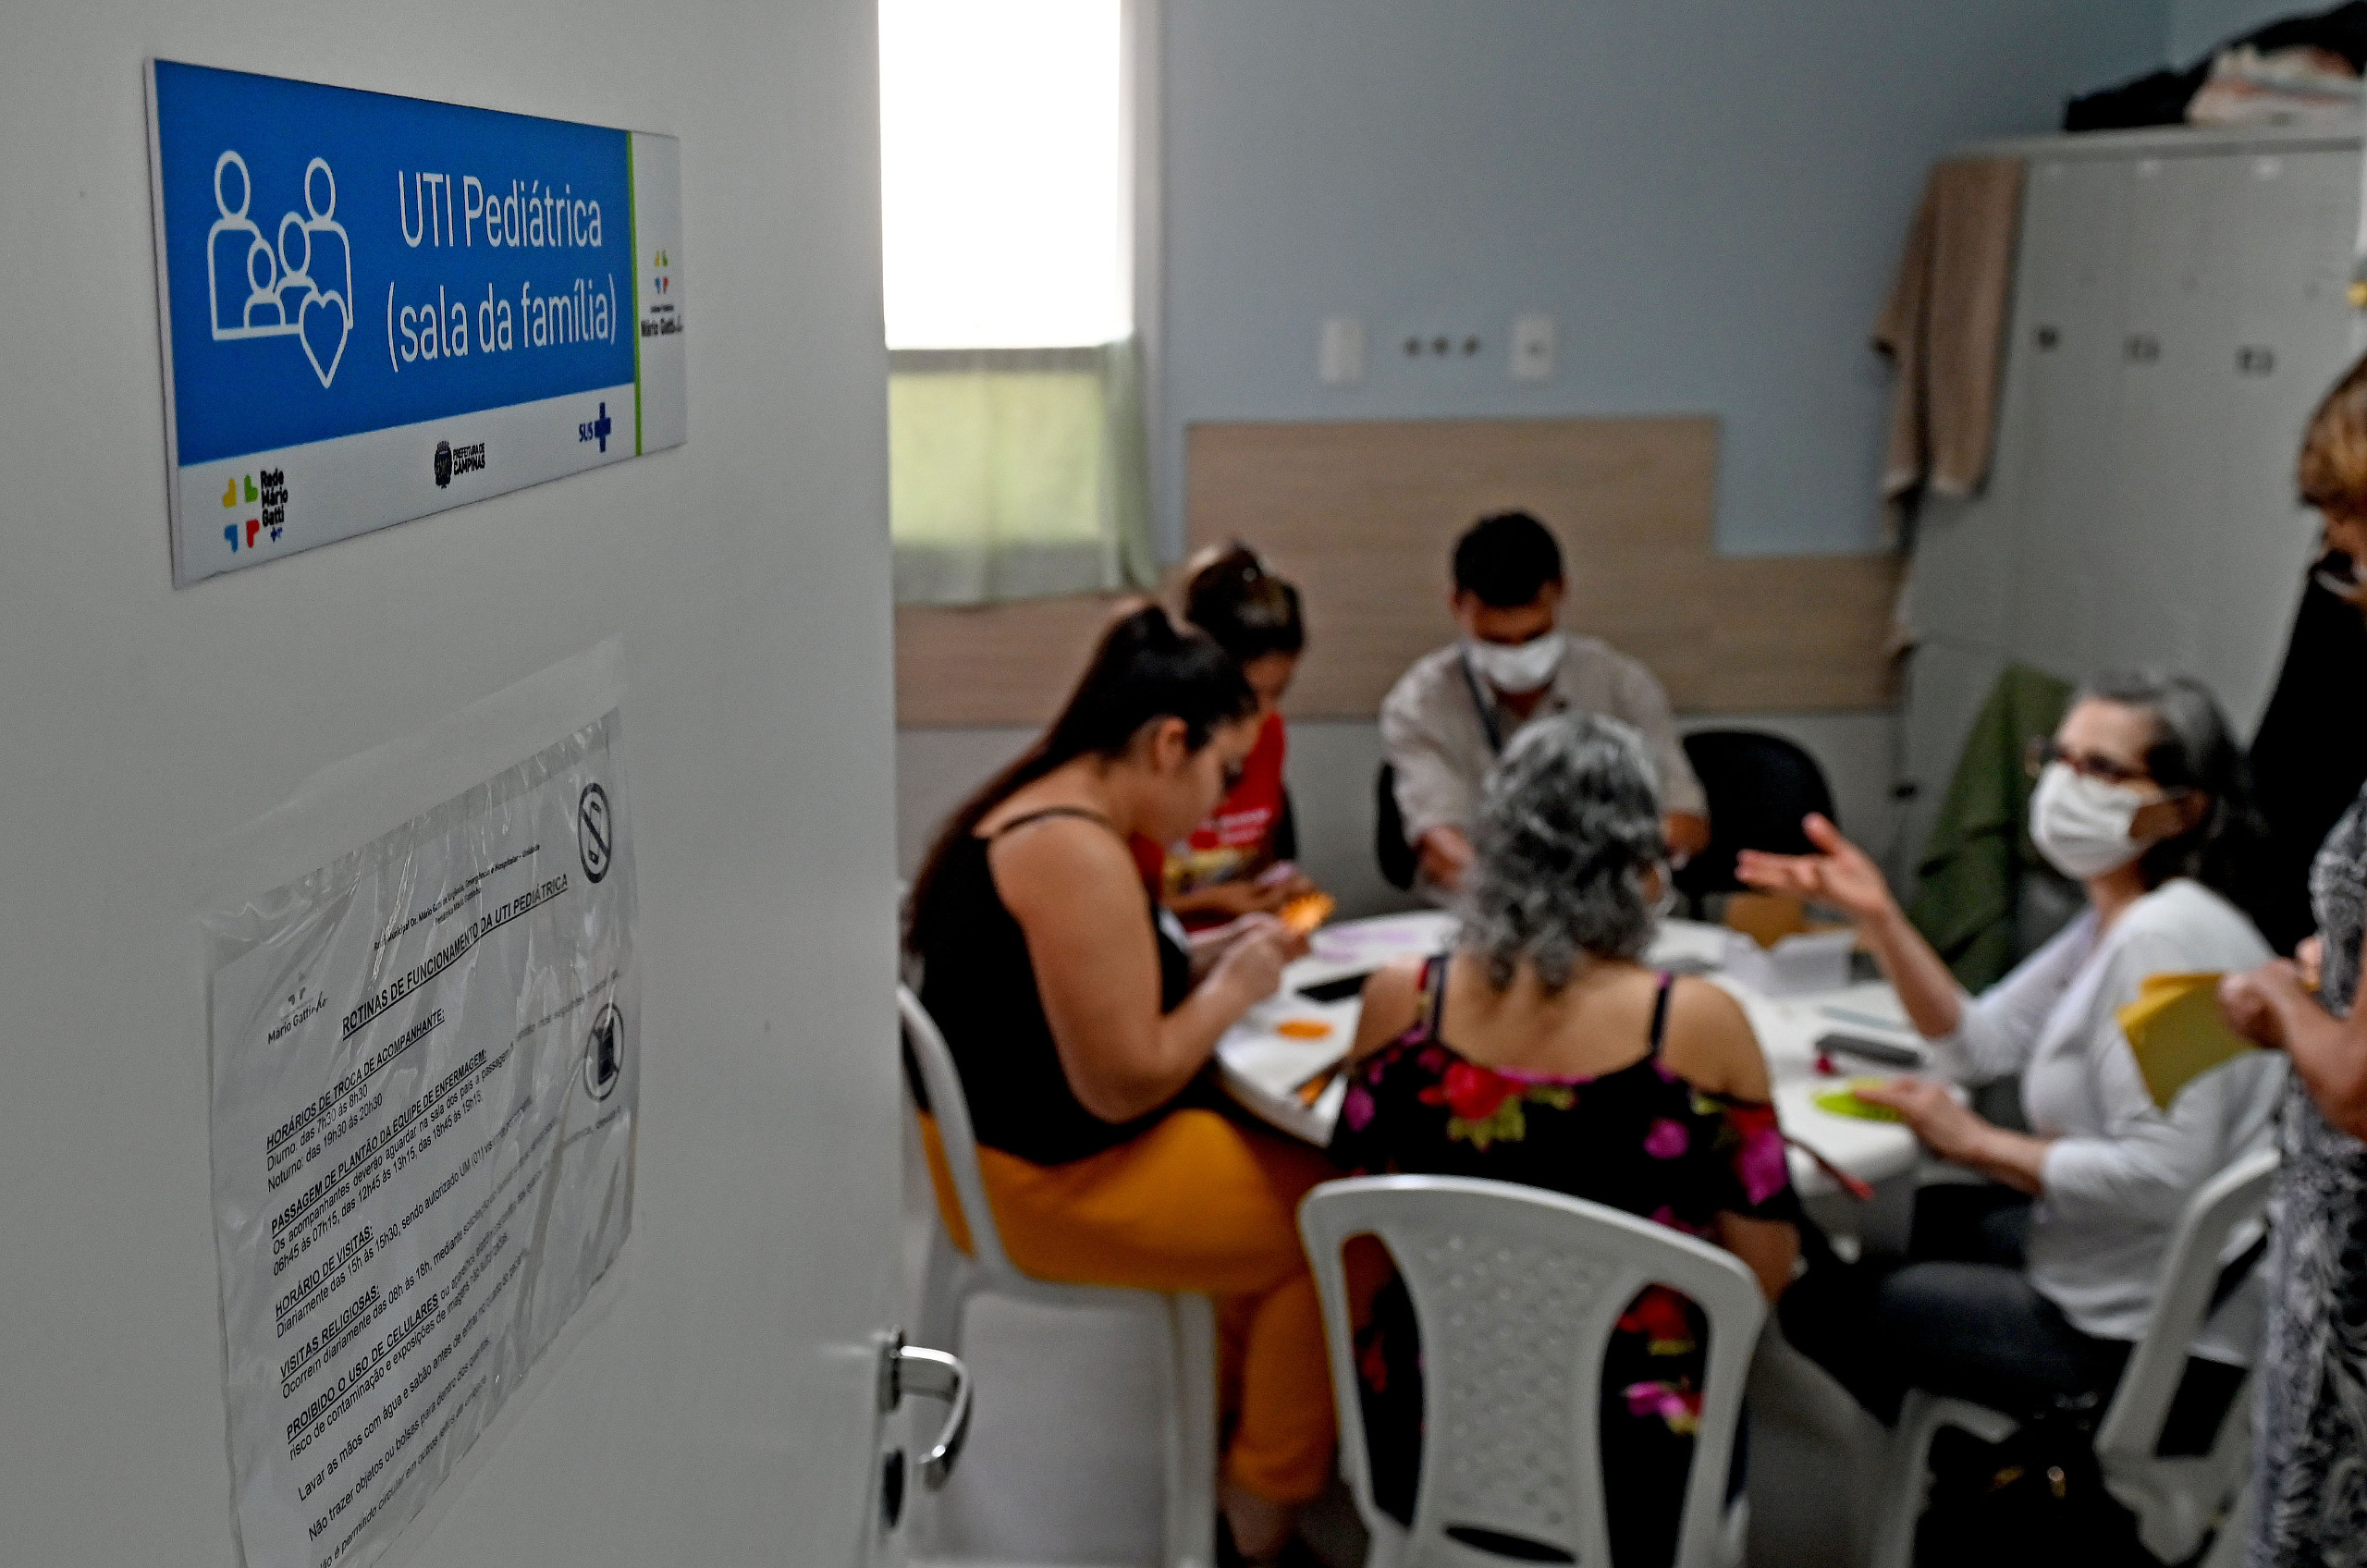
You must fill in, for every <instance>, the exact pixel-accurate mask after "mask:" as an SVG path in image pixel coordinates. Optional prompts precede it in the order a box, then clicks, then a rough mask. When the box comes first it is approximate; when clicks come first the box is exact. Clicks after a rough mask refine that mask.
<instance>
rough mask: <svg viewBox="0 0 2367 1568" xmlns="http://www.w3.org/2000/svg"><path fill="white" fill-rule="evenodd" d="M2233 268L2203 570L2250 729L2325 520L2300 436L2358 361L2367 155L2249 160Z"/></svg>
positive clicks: (2207, 649)
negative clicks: (2305, 485)
mask: <svg viewBox="0 0 2367 1568" xmlns="http://www.w3.org/2000/svg"><path fill="white" fill-rule="evenodd" d="M2243 163H2244V166H2245V169H2246V175H2247V178H2245V180H2244V182H2243V186H2242V191H2241V195H2240V197H2239V205H2238V219H2237V223H2236V246H2235V251H2234V261H2235V267H2236V278H2235V300H2236V309H2235V321H2236V344H2235V349H2234V352H2233V353H2232V354H2231V355H2230V356H2229V357H2228V358H2227V359H2226V360H2224V361H2221V363H2219V364H2218V365H2217V366H2216V367H2214V369H2215V373H2216V377H2217V386H2215V387H2214V404H2215V407H2216V410H2217V413H2218V416H2219V419H2220V421H2221V422H2222V428H2223V429H2224V432H2225V434H2224V435H2223V436H2222V440H2223V442H2224V444H2225V449H2226V454H2227V462H2226V469H2225V475H2224V479H2223V482H2222V485H2221V488H2220V491H2219V494H2218V496H2217V500H2218V511H2217V514H2216V515H2215V516H2214V518H2213V520H2212V526H2211V527H2210V528H2209V529H2208V530H2207V531H2205V532H2204V533H2202V534H2201V536H2200V537H2198V538H2197V539H2196V541H2195V548H2196V550H2197V553H2198V555H2199V557H2200V558H2201V560H2202V561H2203V562H2204V563H2205V570H2202V571H2201V572H2198V573H2196V579H2197V581H2198V582H2206V583H2208V584H2209V585H2210V586H2209V588H2208V589H2207V590H2206V592H2207V593H2208V594H2209V596H2210V599H2211V601H2212V603H2213V605H2214V606H2215V610H2216V613H2214V614H2213V615H2211V616H2209V617H2208V618H2207V619H2205V620H2204V622H2203V627H2204V637H2203V653H2202V661H2201V664H2202V670H2203V673H2205V674H2206V675H2207V676H2209V678H2210V679H2211V680H2212V681H2213V683H2214V685H2215V686H2216V687H2217V688H2218V689H2219V692H2220V695H2221V697H2222V698H2223V700H2225V701H2226V704H2227V709H2228V714H2229V717H2231V719H2232V720H2233V721H2234V722H2235V724H2236V725H2237V727H2238V729H2239V730H2241V731H2242V732H2244V733H2246V734H2249V733H2250V731H2251V729H2252V727H2253V726H2254V725H2255V724H2257V723H2258V722H2259V720H2260V716H2261V714H2262V712H2263V709H2264V708H2265V707H2266V706H2267V703H2268V697H2269V692H2270V690H2271V688H2272V686H2273V685H2274V683H2275V680H2276V672H2277V669H2278V667H2279V666H2280V664H2281V663H2282V662H2283V659H2284V655H2285V643H2286V638H2287V633H2288V632H2289V631H2290V630H2291V627H2292V619H2293V610H2294V606H2295V605H2296V604H2297V603H2298V602H2299V600H2300V583H2301V573H2302V571H2303V569H2304V567H2305V565H2306V563H2307V562H2308V561H2309V559H2310V557H2311V556H2312V553H2313V550H2314V547H2315V544H2316V539H2317V519H2316V517H2315V515H2314V514H2313V513H2312V512H2311V511H2309V510H2308V508H2304V507H2302V506H2301V505H2300V486H2299V484H2298V483H2297V482H2296V479H2295V475H2294V463H2295V459H2296V457H2297V455H2298V453H2299V452H2300V445H2301V434H2302V431H2303V430H2304V429H2305V428H2306V427H2307V425H2308V423H2309V418H2310V415H2311V413H2312V411H2313V410H2315V409H2316V407H2317V404H2318V400H2319V399H2320V398H2323V397H2324V395H2325V393H2326V391H2327V389H2328V388H2330V387H2331V386H2333V385H2334V383H2335V381H2336V378H2338V377H2339V376H2340V375H2341V374H2342V373H2343V371H2344V370H2346V369H2347V368H2349V363H2350V359H2351V353H2352V349H2351V319H2352V312H2351V310H2350V306H2349V301H2348V300H2346V299H2345V297H2344V286H2345V284H2346V283H2347V282H2348V281H2349V266H2350V259H2351V243H2352V237H2353V236H2354V235H2355V234H2356V233H2357V232H2358V219H2359V154H2358V153H2355V152H2348V151H2345V152H2333V151H2311V152H2300V153H2278V154H2261V155H2254V156H2250V157H2247V158H2245V159H2244V160H2243Z"/></svg>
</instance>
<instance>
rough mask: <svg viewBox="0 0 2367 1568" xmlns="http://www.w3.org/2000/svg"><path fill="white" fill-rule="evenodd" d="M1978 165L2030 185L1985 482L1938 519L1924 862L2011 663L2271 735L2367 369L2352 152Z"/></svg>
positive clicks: (2098, 156) (2043, 155) (2072, 158)
mask: <svg viewBox="0 0 2367 1568" xmlns="http://www.w3.org/2000/svg"><path fill="white" fill-rule="evenodd" d="M1981 151H1983V152H1986V153H2001V154H2006V155H2013V156H2019V157H2023V158H2026V159H2027V160H2028V161H2029V165H2030V176H2029V180H2028V184H2027V186H2026V191H2025V195H2024V198H2023V212H2022V229H2021V237H2020V242H2019V255H2018V258H2017V272H2016V278H2015V299H2014V310H2013V315H2012V325H2011V327H2010V329H2009V330H2010V334H2011V337H2010V339H2009V343H2008V346H2007V349H2006V366H2005V386H2004V390H2003V393H2002V398H2001V402H2000V405H1999V410H1998V422H1999V423H1998V440H1997V447H1996V453H1995V457H1994V459H1993V463H1992V467H1991V472H1990V477H1989V482H1988V484H1987V485H1986V486H1985V488H1984V489H1983V491H1982V492H1981V495H1980V496H1976V497H1974V498H1973V499H1972V500H1970V501H1968V502H1965V503H1961V504H1953V505H1952V504H1947V503H1937V502H1935V503H1932V504H1931V505H1929V506H1927V507H1926V508H1925V509H1924V512H1923V516H1922V519H1921V521H1920V524H1919V540H1918V549H1917V557H1916V566H1915V587H1914V615H1915V619H1916V623H1917V626H1918V629H1919V631H1920V633H1921V636H1922V641H1921V643H1920V644H1919V647H1918V649H1917V651H1916V652H1915V654H1914V655H1912V656H1913V660H1914V668H1913V669H1912V671H1911V672H1910V680H1909V682H1908V689H1907V714H1906V729H1907V740H1906V754H1905V763H1906V766H1907V769H1908V777H1909V778H1911V779H1912V780H1913V781H1914V782H1915V783H1917V784H1919V786H1920V796H1919V801H1918V802H1917V805H1916V808H1915V812H1914V821H1913V824H1912V827H1911V830H1910V832H1909V834H1908V836H1907V842H1909V843H1915V844H1919V843H1920V842H1921V840H1922V838H1923V832H1924V829H1925V827H1926V826H1927V825H1928V823H1929V821H1930V818H1931V815H1932V813H1933V812H1934V811H1935V810H1936V809H1937V805H1938V802H1939V798H1940V797H1941V796H1942V795H1943V794H1944V792H1945V790H1946V788H1947V783H1948V780H1949V778H1950V777H1951V776H1952V774H1953V772H1954V769H1955V766H1956V756H1957V753H1958V752H1959V750H1960V749H1961V747H1962V744H1963V739H1964V735H1965V732H1966V729H1968V726H1969V725H1970V723H1971V720H1972V717H1973V716H1974V714H1975V713H1976V712H1977V711H1978V710H1979V707H1980V704H1981V701H1982V700H1983V698H1984V697H1985V696H1986V695H1987V680H1988V679H1990V678H1992V677H1993V673H1994V671H1995V670H1997V669H1998V668H2003V666H2004V665H2005V663H2006V662H2008V661H2015V660H2018V661H2020V662H2022V663H2025V664H2030V665H2035V666H2037V667H2039V668H2043V669H2048V670H2052V671H2054V673H2056V674H2059V675H2062V676H2065V677H2067V678H2070V679H2074V680H2076V679H2078V678H2079V677H2080V676H2082V675H2086V674H2090V673H2092V672H2094V671H2096V670H2099V669H2103V668H2110V667H2125V666H2129V665H2152V666H2157V667H2164V668H2171V669H2177V670H2183V671H2187V672H2189V673H2192V674H2195V675H2197V676H2200V677H2201V678H2202V679H2203V680H2206V681H2208V682H2209V683H2210V685H2211V687H2212V689H2213V690H2214V692H2217V693H2218V695H2219V698H2220V700H2221V702H2222V703H2224V704H2226V708H2227V711H2228V715H2229V717H2230V718H2231V719H2232V720H2233V722H2234V723H2235V725H2236V726H2237V728H2238V730H2240V731H2241V732H2243V733H2245V734H2249V733H2250V730H2251V729H2252V727H2253V725H2254V724H2256V723H2257V722H2258V720H2259V718H2260V715H2261V712H2262V710H2263V707H2264V706H2265V705H2266V703H2267V698H2268V694H2269V691H2270V688H2271V686H2272V685H2273V683H2274V682H2275V678H2276V670H2277V665H2278V661H2279V659H2280V658H2281V656H2282V655H2283V652H2284V645H2285V636H2286V631H2287V626H2288V625H2289V623H2290V620H2291V617H2292V611H2293V606H2294V603H2295V600H2296V599H2297V597H2298V595H2299V593H2300V580H2301V572H2302V570H2303V569H2304V567H2305V566H2306V565H2307V564H2308V561H2309V557H2310V553H2311V550H2312V544H2313V541H2314V538H2315V526H2314V521H2313V519H2312V516H2311V514H2309V513H2308V512H2307V511H2306V510H2304V509H2303V508H2300V505H2299V503H2298V500H2297V497H2296V496H2295V486H2294V479H2293V464H2294V454H2295V451H2296V449H2297V448H2298V447H2299V445H2300V437H2301V432H2302V428H2303V426H2304V424H2305V423H2307V421H2308V418H2309V415H2310V412H2311V410H2312V409H2313V408H2314V407H2315V406H2316V404H2317V401H2318V399H2319V398H2321V397H2322V396H2323V395H2324V392H2325V390H2326V388H2327V387H2328V386H2330V385H2331V384H2332V383H2333V381H2334V380H2335V378H2336V376H2338V375H2339V374H2341V373H2342V371H2343V369H2344V367H2345V366H2346V365H2348V364H2349V362H2350V360H2351V359H2352V357H2353V356H2354V354H2355V353H2356V352H2357V338H2356V327H2355V326H2354V322H2353V312H2351V310H2350V308H2349V305H2348V303H2347V302H2346V300H2345V298H2344V285H2345V283H2346V280H2347V279H2348V277H2349V269H2350V263H2351V250H2352V243H2353V236H2354V234H2355V233H2356V231H2357V226H2358V214H2359V200H2360V153H2359V140H2358V138H2357V137H2356V136H2350V137H2347V138H2346V137H2339V136H2329V135H2327V134H2325V133H2324V132H2323V131H2321V132H2314V133H2307V134H2304V133H2292V132H2285V133H2278V132H2231V133H2214V132H2204V131H2176V132H2148V133H2138V134H2134V135H2124V136H2113V135H2106V136H2092V137H2077V138H2071V137H2066V138H2048V139H2043V140H2039V141H2023V142H2014V143H2007V144H2003V145H2000V146H1995V147H1991V148H1984V149H1981ZM1900 869H1902V870H1906V869H1911V868H1907V867H1902V868H1900Z"/></svg>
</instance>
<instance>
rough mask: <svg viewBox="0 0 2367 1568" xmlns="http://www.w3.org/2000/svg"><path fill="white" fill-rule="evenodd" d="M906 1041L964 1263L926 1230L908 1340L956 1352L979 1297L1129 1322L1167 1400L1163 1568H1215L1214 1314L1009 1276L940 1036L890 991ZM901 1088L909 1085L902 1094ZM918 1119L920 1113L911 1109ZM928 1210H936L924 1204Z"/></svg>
mask: <svg viewBox="0 0 2367 1568" xmlns="http://www.w3.org/2000/svg"><path fill="white" fill-rule="evenodd" d="M896 1009H897V1011H898V1012H899V1013H900V1014H901V1015H902V1018H903V1023H904V1040H905V1043H906V1044H907V1045H908V1046H909V1047H911V1049H912V1056H913V1060H914V1062H915V1063H916V1064H917V1065H918V1066H919V1069H920V1075H921V1083H922V1085H923V1087H924V1088H925V1089H926V1092H927V1096H928V1104H929V1115H930V1116H931V1118H932V1119H933V1120H934V1121H936V1123H937V1138H938V1146H939V1148H940V1149H942V1150H943V1152H944V1156H945V1163H946V1167H947V1169H948V1170H949V1171H950V1173H951V1175H952V1178H953V1191H954V1195H955V1197H956V1199H957V1200H958V1201H959V1204H960V1207H961V1213H962V1220H963V1224H964V1225H965V1226H966V1227H967V1228H968V1230H969V1232H970V1244H971V1250H970V1252H969V1253H968V1254H967V1255H964V1254H963V1252H962V1251H961V1250H960V1249H959V1248H957V1247H955V1246H954V1244H953V1241H952V1238H951V1237H950V1235H949V1234H948V1233H947V1231H946V1228H945V1224H944V1221H943V1219H942V1216H939V1218H938V1220H937V1222H936V1223H934V1224H932V1225H931V1226H930V1227H929V1245H928V1261H927V1264H926V1268H925V1270H924V1272H923V1275H922V1281H921V1302H920V1322H919V1324H918V1326H917V1328H916V1330H915V1332H914V1340H915V1341H917V1342H919V1343H921V1344H925V1345H934V1346H938V1347H940V1348H942V1349H944V1350H947V1351H949V1352H951V1353H952V1354H957V1355H958V1354H961V1349H962V1324H963V1317H964V1316H965V1309H966V1308H967V1307H968V1305H969V1304H970V1303H971V1302H972V1301H973V1300H974V1299H975V1298H976V1297H979V1296H1001V1297H1004V1298H1005V1299H1008V1300H1014V1301H1024V1302H1033V1303H1035V1304H1036V1305H1041V1306H1051V1307H1060V1308H1064V1309H1067V1310H1070V1311H1090V1312H1098V1313H1104V1314H1110V1313H1116V1314H1120V1315H1122V1316H1124V1317H1130V1318H1132V1319H1134V1321H1135V1322H1137V1323H1139V1324H1140V1325H1141V1326H1142V1329H1144V1331H1145V1332H1146V1333H1147V1334H1148V1335H1150V1336H1151V1338H1152V1341H1153V1342H1154V1343H1156V1344H1158V1345H1159V1347H1160V1364H1161V1366H1162V1368H1163V1379H1162V1380H1163V1382H1164V1384H1165V1398H1164V1399H1163V1401H1162V1402H1161V1403H1162V1405H1163V1419H1162V1423H1161V1425H1162V1433H1161V1436H1162V1439H1163V1446H1164V1448H1165V1452H1166V1471H1167V1475H1166V1494H1167V1509H1166V1519H1165V1521H1164V1523H1163V1528H1162V1531H1161V1540H1162V1541H1163V1542H1164V1555H1163V1557H1162V1560H1161V1561H1162V1562H1163V1563H1164V1564H1165V1568H1213V1565H1214V1563H1215V1562H1216V1516H1217V1499H1216V1476H1217V1334H1216V1312H1215V1309H1214V1307H1213V1306H1212V1305H1211V1304H1210V1303H1209V1301H1208V1297H1206V1296H1203V1295H1163V1294H1160V1293H1159V1292H1152V1291H1134V1290H1124V1289H1120V1288H1117V1287H1111V1286H1101V1285H1064V1284H1055V1283H1052V1282H1050V1281H1049V1280H1036V1279H1031V1278H1030V1277H1028V1276H1027V1275H1025V1274H1022V1273H1021V1272H1020V1271H1019V1270H1018V1268H1015V1267H1013V1266H1012V1261H1011V1258H1010V1256H1009V1255H1008V1254H1006V1253H1005V1252H1004V1251H1003V1247H1002V1237H1001V1234H1000V1232H999V1231H997V1230H996V1229H995V1216H994V1209H993V1208H992V1207H990V1206H989V1205H988V1203H987V1189H986V1183H985V1182H984V1181H983V1180H982V1179H981V1178H980V1176H979V1174H978V1145H977V1140H976V1138H975V1134H974V1133H973V1132H972V1130H971V1125H970V1106H969V1102H968V1101H967V1100H966V1099H964V1098H963V1093H962V1077H961V1074H960V1073H959V1072H957V1071H956V1070H955V1068H954V1065H953V1053H952V1052H951V1051H950V1050H948V1049H947V1048H946V1045H945V1036H944V1035H941V1034H939V1033H938V1028H937V1023H936V1022H935V1021H934V1020H933V1019H931V1018H930V1017H929V1015H928V1011H927V1010H926V1009H925V1008H923V1007H922V1006H921V1003H920V998H918V997H915V996H914V995H913V993H912V990H911V988H910V987H908V986H897V987H896ZM907 1087H908V1090H909V1084H908V1085H907ZM907 1103H908V1104H911V1107H912V1111H913V1115H914V1118H915V1121H916V1122H917V1119H918V1118H919V1116H920V1115H921V1109H920V1107H919V1105H918V1104H917V1103H914V1102H912V1101H911V1098H910V1096H909V1093H908V1094H907ZM930 1207H931V1209H932V1211H934V1210H935V1207H936V1206H935V1204H934V1203H932V1204H931V1206H930Z"/></svg>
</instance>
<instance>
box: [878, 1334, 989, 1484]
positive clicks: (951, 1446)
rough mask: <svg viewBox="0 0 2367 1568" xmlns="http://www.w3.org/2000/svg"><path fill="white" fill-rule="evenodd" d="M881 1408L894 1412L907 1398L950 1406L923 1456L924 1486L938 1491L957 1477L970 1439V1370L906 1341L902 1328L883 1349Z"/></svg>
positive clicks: (954, 1359)
mask: <svg viewBox="0 0 2367 1568" xmlns="http://www.w3.org/2000/svg"><path fill="white" fill-rule="evenodd" d="M879 1351H880V1354H879V1408H880V1409H881V1410H882V1411H883V1412H884V1411H889V1410H893V1409H895V1408H896V1407H897V1406H898V1405H899V1404H901V1403H903V1401H904V1396H905V1395H906V1394H919V1395H920V1396H922V1397H923V1398H925V1399H941V1400H943V1401H945V1403H946V1406H947V1409H946V1412H945V1426H944V1427H942V1428H941V1429H940V1430H939V1431H938V1435H937V1441H936V1442H935V1443H934V1444H932V1445H930V1447H929V1449H928V1451H927V1452H925V1453H923V1454H922V1455H921V1458H920V1472H921V1485H922V1486H924V1487H926V1488H928V1489H929V1490H930V1491H936V1490H937V1489H938V1488H940V1487H942V1486H944V1485H945V1480H946V1477H947V1476H950V1475H952V1474H953V1465H954V1462H955V1461H956V1460H959V1459H960V1458H961V1457H962V1445H963V1443H965V1442H967V1441H968V1440H969V1438H970V1369H969V1368H968V1367H967V1366H963V1365H962V1358H961V1357H960V1356H958V1355H948V1354H946V1353H945V1352H943V1351H941V1350H930V1349H928V1348H926V1346H923V1345H908V1344H906V1343H905V1342H904V1334H903V1330H901V1329H898V1330H896V1331H895V1332H894V1333H891V1334H890V1335H889V1336H888V1339H887V1341H886V1342H885V1343H883V1344H882V1345H881V1346H880V1347H879Z"/></svg>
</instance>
